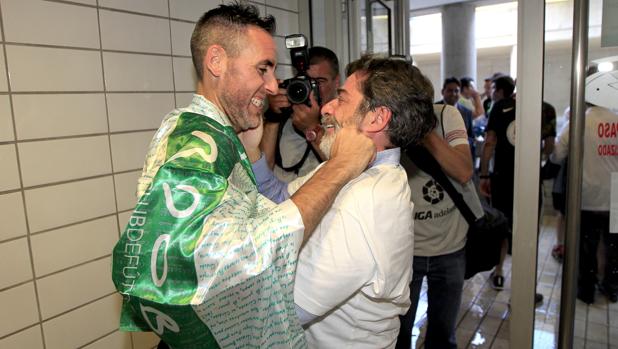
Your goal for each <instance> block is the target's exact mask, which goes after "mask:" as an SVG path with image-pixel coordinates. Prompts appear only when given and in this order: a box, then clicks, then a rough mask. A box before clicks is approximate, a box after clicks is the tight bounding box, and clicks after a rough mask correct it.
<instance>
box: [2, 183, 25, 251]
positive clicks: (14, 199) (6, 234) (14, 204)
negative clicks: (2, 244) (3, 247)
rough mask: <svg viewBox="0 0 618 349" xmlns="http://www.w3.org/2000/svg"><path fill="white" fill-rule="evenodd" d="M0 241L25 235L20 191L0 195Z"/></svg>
mask: <svg viewBox="0 0 618 349" xmlns="http://www.w3.org/2000/svg"><path fill="white" fill-rule="evenodd" d="M0 222H2V224H1V225H0V241H2V240H6V239H11V238H14V237H18V236H22V235H26V233H27V230H26V216H25V214H24V205H23V201H22V197H21V193H11V194H4V195H0Z"/></svg>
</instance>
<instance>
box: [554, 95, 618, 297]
mask: <svg viewBox="0 0 618 349" xmlns="http://www.w3.org/2000/svg"><path fill="white" fill-rule="evenodd" d="M584 128H585V130H584V160H583V164H582V166H583V177H582V202H581V238H580V246H579V251H580V252H579V256H580V257H579V258H580V262H579V274H578V279H577V298H579V299H580V300H581V301H583V302H584V303H587V304H592V303H594V293H595V289H596V286H597V247H598V245H599V240H600V238H601V236H603V240H604V243H605V251H604V252H605V253H604V254H605V273H604V278H603V281H602V282H601V283H600V284H599V286H600V290H601V292H602V293H604V294H605V295H606V296H607V298H608V300H609V301H610V302H612V303H615V302H616V301H618V295H617V291H618V236H617V235H616V234H610V233H609V209H610V193H611V182H610V180H611V176H612V173H614V172H618V115H616V113H614V112H612V111H610V110H609V109H607V108H603V107H599V106H590V107H589V108H588V109H587V110H586V120H585V127H584ZM568 152H569V125H566V126H565V127H564V128H563V129H562V130H561V131H560V135H558V142H557V143H556V146H555V148H554V152H553V153H552V155H551V156H550V160H551V161H552V162H553V163H560V162H561V161H562V160H564V159H565V158H566V156H567V155H568Z"/></svg>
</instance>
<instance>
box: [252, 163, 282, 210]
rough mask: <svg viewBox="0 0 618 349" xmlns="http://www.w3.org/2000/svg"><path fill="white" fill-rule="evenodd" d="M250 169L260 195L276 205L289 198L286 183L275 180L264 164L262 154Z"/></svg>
mask: <svg viewBox="0 0 618 349" xmlns="http://www.w3.org/2000/svg"><path fill="white" fill-rule="evenodd" d="M251 167H252V168H253V173H254V174H255V180H256V182H257V185H258V191H259V192H260V194H262V195H264V196H265V197H267V198H269V199H270V200H272V201H273V202H275V203H277V204H279V203H281V202H283V201H285V200H287V199H289V198H290V194H289V193H288V190H287V183H285V182H284V181H282V180H280V179H279V178H277V177H276V176H275V174H274V173H273V171H271V169H270V168H269V167H268V164H267V163H266V158H265V157H264V154H262V156H261V157H260V159H259V160H258V161H256V162H255V163H253V164H251Z"/></svg>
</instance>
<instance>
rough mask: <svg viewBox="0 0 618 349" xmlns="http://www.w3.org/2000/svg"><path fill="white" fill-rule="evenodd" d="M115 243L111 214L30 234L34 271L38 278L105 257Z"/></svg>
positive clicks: (113, 221)
mask: <svg viewBox="0 0 618 349" xmlns="http://www.w3.org/2000/svg"><path fill="white" fill-rule="evenodd" d="M117 240H118V228H117V221H116V216H115V215H114V216H109V217H105V218H101V219H97V220H94V221H91V222H86V223H82V224H77V225H72V226H69V227H66V228H61V229H57V230H52V231H48V232H45V233H42V234H35V235H32V237H31V238H30V242H31V244H32V255H33V256H34V272H35V273H36V275H37V276H42V275H45V274H49V273H53V272H55V271H58V270H61V269H65V268H68V267H71V266H74V265H77V264H80V263H84V262H87V261H89V260H92V259H95V258H99V257H103V256H106V255H109V254H110V253H111V252H112V249H113V248H114V245H115V243H116V241H117Z"/></svg>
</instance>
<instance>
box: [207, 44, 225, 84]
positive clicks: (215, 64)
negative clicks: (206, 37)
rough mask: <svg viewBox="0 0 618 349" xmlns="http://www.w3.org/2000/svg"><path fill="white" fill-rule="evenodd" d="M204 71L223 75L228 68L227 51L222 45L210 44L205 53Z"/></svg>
mask: <svg viewBox="0 0 618 349" xmlns="http://www.w3.org/2000/svg"><path fill="white" fill-rule="evenodd" d="M202 64H203V66H204V72H206V70H208V71H209V72H210V74H212V75H213V76H214V77H220V76H221V75H223V73H224V72H225V70H226V68H227V53H226V52H225V49H224V48H223V47H222V46H220V45H210V46H208V49H207V50H206V54H205V55H204V62H202Z"/></svg>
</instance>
